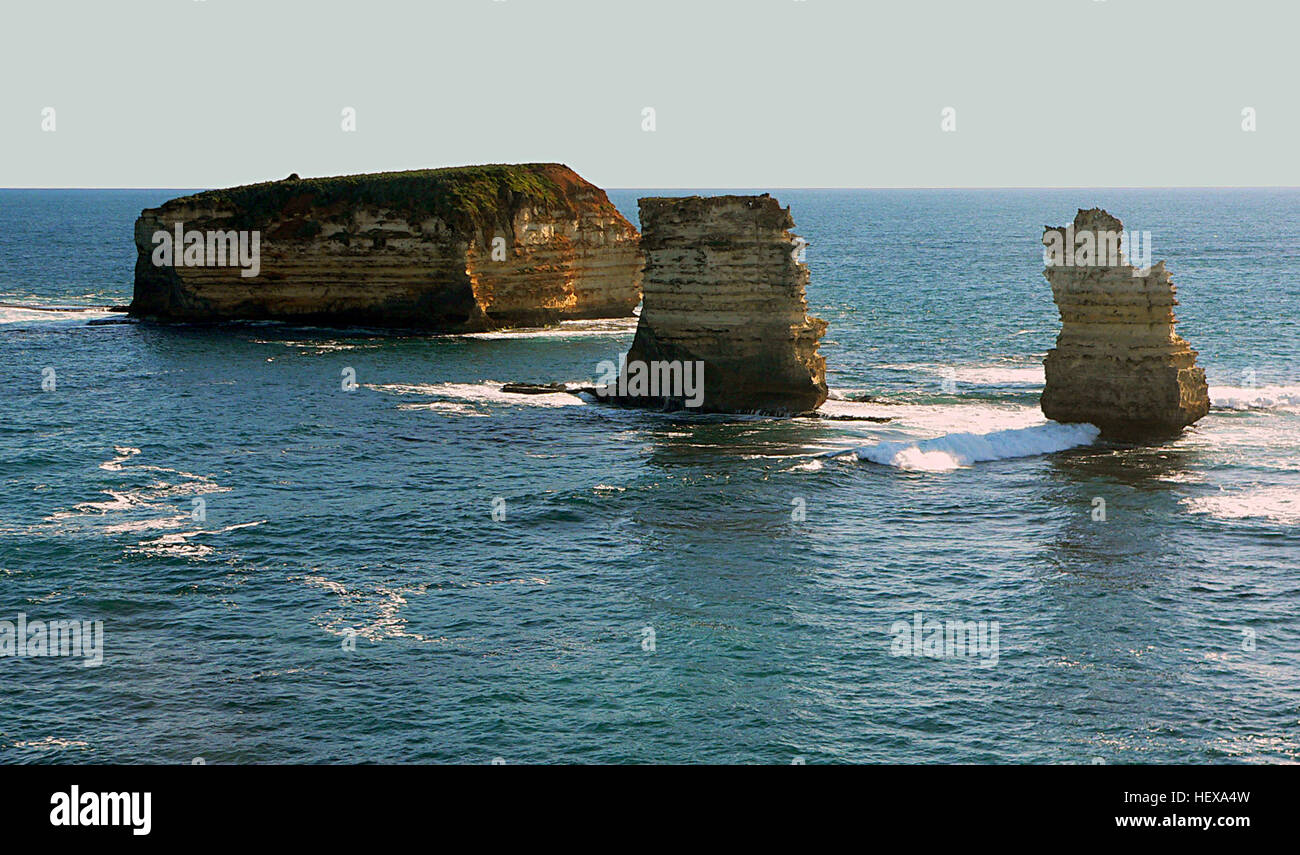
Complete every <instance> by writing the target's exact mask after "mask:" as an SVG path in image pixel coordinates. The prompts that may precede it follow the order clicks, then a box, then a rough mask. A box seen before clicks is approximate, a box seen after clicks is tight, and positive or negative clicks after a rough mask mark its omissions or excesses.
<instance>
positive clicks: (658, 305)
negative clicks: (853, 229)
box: [621, 193, 826, 414]
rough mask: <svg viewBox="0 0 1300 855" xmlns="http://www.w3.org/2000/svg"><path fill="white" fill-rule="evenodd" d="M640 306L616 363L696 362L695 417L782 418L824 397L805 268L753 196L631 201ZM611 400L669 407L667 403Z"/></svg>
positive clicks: (785, 226)
mask: <svg viewBox="0 0 1300 855" xmlns="http://www.w3.org/2000/svg"><path fill="white" fill-rule="evenodd" d="M639 205H640V212H641V228H642V235H641V248H642V251H643V252H644V253H645V259H646V266H645V277H644V280H643V288H644V302H643V304H642V308H641V320H640V323H639V324H638V325H637V330H636V337H635V338H634V340H633V342H632V347H631V349H630V351H629V352H628V355H627V360H628V365H629V366H631V365H632V364H633V363H634V362H641V363H643V364H651V363H656V362H659V363H667V362H675V361H682V362H697V361H699V362H703V363H704V377H703V380H704V384H703V385H704V393H703V401H702V402H701V403H700V405H699V408H698V409H699V411H703V412H715V413H717V412H725V413H769V414H794V413H804V412H810V411H812V410H815V409H816V408H817V407H818V406H820V405H821V404H822V402H823V401H825V400H826V360H825V359H823V358H822V357H821V356H820V355H819V354H818V352H817V343H818V340H819V339H820V338H821V336H822V333H824V332H825V330H826V322H825V321H823V320H821V319H819V318H810V317H808V314H807V311H808V303H807V300H806V299H805V296H804V287H805V286H806V285H807V283H808V267H807V265H805V264H804V263H803V262H802V261H801V260H799V258H798V256H799V254H800V252H801V247H802V242H801V241H800V240H799V239H797V238H796V237H795V236H794V235H793V234H791V232H790V229H792V228H794V221H793V220H792V219H791V217H790V211H789V209H787V208H782V207H781V205H780V203H779V202H777V200H776V199H773V198H772V197H771V196H769V195H767V194H766V193H765V194H763V195H762V196H710V197H701V196H688V197H682V198H646V199H641V200H639ZM621 403H626V404H632V405H636V406H653V407H661V406H667V407H675V406H681V405H682V402H681V401H680V400H674V399H673V398H672V396H669V395H660V396H658V397H655V396H652V395H640V396H638V395H632V396H628V397H624V398H623V399H622V400H621Z"/></svg>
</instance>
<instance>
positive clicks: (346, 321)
mask: <svg viewBox="0 0 1300 855" xmlns="http://www.w3.org/2000/svg"><path fill="white" fill-rule="evenodd" d="M178 223H180V224H183V229H184V232H185V233H191V234H192V233H196V232H197V233H201V234H211V233H213V232H217V233H220V234H223V235H229V234H230V233H231V232H240V233H245V234H246V233H249V232H254V231H255V232H257V233H258V236H259V239H260V244H259V248H260V258H259V260H258V264H257V265H256V275H254V276H248V275H241V272H243V273H247V272H251V271H250V268H249V266H248V265H244V266H243V267H242V268H241V267H240V266H234V265H224V266H223V265H221V264H218V263H214V261H218V262H219V261H220V257H219V256H218V258H216V259H213V258H212V257H209V256H204V261H205V263H203V264H199V265H190V264H184V263H176V264H172V265H165V264H158V263H156V261H157V260H158V258H157V257H158V254H159V253H158V250H159V246H160V243H158V242H156V241H155V236H156V235H157V234H158V233H160V232H167V233H174V232H175V229H176V226H177V224H178ZM135 242H136V247H137V250H138V256H137V261H136V269H135V297H134V300H133V302H132V304H131V312H132V314H135V315H140V316H150V317H155V318H159V319H165V320H179V321H210V320H231V319H258V320H263V319H272V320H285V321H301V322H318V323H328V324H336V325H351V324H357V325H366V326H380V327H405V328H418V329H428V330H437V331H450V332H457V331H472V330H482V329H492V328H497V327H504V326H518V325H539V324H547V323H553V322H556V321H560V320H565V319H574V318H612V317H630V316H631V315H632V310H633V309H634V308H635V307H636V305H637V302H638V301H639V300H640V280H641V274H640V270H641V264H642V261H641V254H640V250H639V248H638V245H637V233H636V229H635V228H633V226H632V224H631V223H629V222H628V221H627V220H626V219H625V218H624V217H623V216H622V215H621V214H619V213H618V211H617V210H616V209H615V208H614V206H613V205H612V204H610V202H609V199H608V198H607V197H606V195H605V193H604V191H602V190H601V189H600V188H598V187H596V186H594V185H592V184H590V183H588V182H587V181H585V180H583V179H582V178H581V177H580V176H578V175H577V174H576V173H575V172H573V171H572V170H571V169H569V168H568V167H566V166H563V165H560V164H553V163H552V164H524V165H509V166H474V167H451V168H447V169H434V170H418V171H412V172H392V173H378V174H374V175H354V176H342V177H337V178H320V179H308V180H298V179H297V178H296V176H291V178H290V179H286V180H285V181H277V182H269V183H266V184H254V185H248V186H246V187H236V188H233V189H229V190H214V191H208V192H205V193H199V194H196V195H193V196H187V197H184V198H180V199H174V200H172V201H170V202H167V203H166V204H164V205H163V206H161V207H159V208H151V209H147V210H145V211H144V212H143V213H142V214H141V216H140V218H139V220H137V221H136V226H135ZM218 248H219V249H220V244H218ZM175 252H176V256H177V259H178V260H181V261H183V259H184V256H183V254H182V251H181V249H180V248H179V247H178V248H176V249H175ZM196 257H197V256H196Z"/></svg>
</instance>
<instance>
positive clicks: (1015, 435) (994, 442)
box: [848, 422, 1101, 472]
mask: <svg viewBox="0 0 1300 855" xmlns="http://www.w3.org/2000/svg"><path fill="white" fill-rule="evenodd" d="M1100 433H1101V431H1100V430H1098V429H1097V428H1096V427H1094V426H1093V425H1089V424H1058V423H1056V422H1048V423H1046V424H1040V425H1034V426H1032V427H1023V428H1012V429H1009V430H999V431H994V432H993V433H984V434H976V433H950V434H945V435H943V436H936V437H934V438H932V439H921V440H901V441H896V442H882V443H878V444H877V445H867V446H863V447H862V448H858V449H855V450H853V451H852V452H848V453H852V454H856V455H857V458H858V459H859V460H866V461H869V462H871V463H880V464H883V465H885V466H896V467H898V468H899V469H907V470H918V471H923V472H946V471H949V470H952V469H959V468H961V467H963V466H970V465H971V464H972V463H984V462H987V461H990V460H1006V459H1008V458H1012V457H1032V456H1034V455H1038V454H1049V453H1051V452H1054V451H1064V450H1065V449H1067V448H1074V447H1076V446H1080V445H1089V444H1091V443H1093V442H1095V441H1096V440H1097V437H1098V435H1099V434H1100Z"/></svg>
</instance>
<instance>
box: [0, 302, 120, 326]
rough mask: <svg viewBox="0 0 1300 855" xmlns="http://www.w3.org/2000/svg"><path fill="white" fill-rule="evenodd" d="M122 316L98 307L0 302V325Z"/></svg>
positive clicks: (71, 321) (85, 320)
mask: <svg viewBox="0 0 1300 855" xmlns="http://www.w3.org/2000/svg"><path fill="white" fill-rule="evenodd" d="M121 317H124V316H123V315H121V314H118V313H116V312H110V311H108V310H107V309H104V308H99V307H81V306H50V307H46V306H20V305H16V304H13V303H4V304H0V325H8V324H21V325H23V326H48V325H55V324H84V323H86V322H87V321H97V320H103V319H105V318H121Z"/></svg>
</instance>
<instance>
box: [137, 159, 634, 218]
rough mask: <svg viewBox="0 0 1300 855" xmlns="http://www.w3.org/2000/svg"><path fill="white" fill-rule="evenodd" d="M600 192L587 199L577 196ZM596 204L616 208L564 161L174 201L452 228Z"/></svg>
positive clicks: (233, 191)
mask: <svg viewBox="0 0 1300 855" xmlns="http://www.w3.org/2000/svg"><path fill="white" fill-rule="evenodd" d="M591 193H594V194H595V195H594V198H589V199H585V200H581V201H580V200H579V199H577V198H575V195H576V194H581V195H586V194H591ZM593 202H594V203H595V204H596V205H598V206H601V207H608V208H610V209H612V207H613V206H612V205H610V202H609V200H608V198H607V197H606V196H605V194H604V192H603V191H602V190H600V188H598V187H596V186H595V185H593V184H591V183H589V182H587V181H586V180H584V179H583V178H582V177H581V176H580V175H578V174H577V173H576V172H574V171H573V170H572V169H570V168H569V167H567V166H565V165H564V164H562V163H518V164H509V163H502V164H488V165H484V166H448V167H443V168H441V169H413V170H408V171H405V172H374V173H368V174H363V175H338V176H331V177H325V178H294V177H292V176H291V177H290V178H287V179H285V180H283V181H266V182H262V183H261V184H245V185H243V186H241V187H231V188H227V189H222V190H205V191H204V192H202V193H195V194H193V195H191V196H183V197H181V198H179V199H173V200H171V201H169V202H167V203H166V204H165V205H164V206H163V208H164V209H165V208H167V207H168V206H172V205H187V204H188V205H212V206H215V207H222V208H226V207H229V208H233V209H234V210H235V211H236V212H237V214H238V216H239V218H240V219H242V220H246V221H249V222H254V223H261V222H265V221H266V220H268V219H270V218H271V217H273V216H274V215H275V214H277V213H279V212H281V211H284V210H285V209H286V208H288V207H290V205H291V203H292V204H293V207H295V208H298V207H299V206H301V205H304V204H305V205H308V206H310V207H311V208H316V209H322V208H326V209H329V208H350V207H356V206H382V207H386V208H391V209H394V210H397V211H402V212H404V213H406V214H407V215H408V216H416V217H424V216H436V217H438V218H439V219H441V220H443V221H444V222H446V223H448V224H449V225H453V226H469V227H472V226H474V225H477V224H481V223H483V222H484V221H487V220H494V219H496V218H497V217H499V216H500V214H501V213H502V212H503V211H511V212H512V211H513V210H514V209H515V208H517V207H518V206H519V205H521V204H540V205H544V206H547V207H553V208H562V209H569V210H576V209H577V208H578V207H579V206H580V205H583V204H587V205H590V204H591V203H593Z"/></svg>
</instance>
